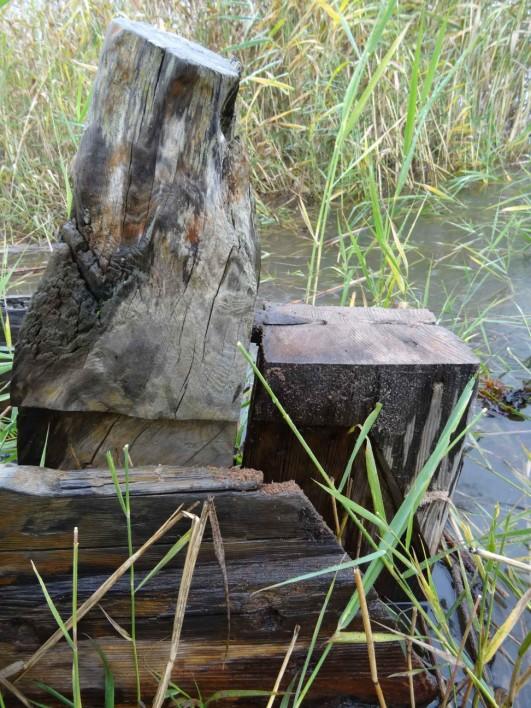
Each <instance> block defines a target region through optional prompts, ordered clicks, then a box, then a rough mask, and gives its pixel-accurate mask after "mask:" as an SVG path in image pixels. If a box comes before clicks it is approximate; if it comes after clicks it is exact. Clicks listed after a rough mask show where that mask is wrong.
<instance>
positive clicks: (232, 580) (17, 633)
mask: <svg viewBox="0 0 531 708" xmlns="http://www.w3.org/2000/svg"><path fill="white" fill-rule="evenodd" d="M249 551H250V552H249V553H248V554H247V556H246V557H243V558H240V559H238V560H236V559H234V558H227V562H226V569H227V577H228V584H229V597H230V608H231V636H232V638H234V639H253V638H258V637H261V636H268V635H270V634H274V635H275V636H283V637H285V638H289V635H290V633H291V631H292V629H293V626H295V624H300V625H301V628H302V634H303V636H311V634H312V632H313V629H314V626H315V622H316V620H317V616H318V614H319V611H320V609H321V607H322V604H323V601H324V598H325V595H326V592H327V590H328V588H329V586H330V583H331V582H332V578H333V575H332V574H329V575H323V576H318V577H316V578H312V579H310V580H307V581H299V582H297V583H292V584H289V585H285V586H282V587H279V588H273V589H270V590H267V591H265V592H257V591H259V590H262V589H263V588H265V587H268V586H269V585H272V584H275V583H281V582H284V581H286V580H289V579H290V578H293V577H297V576H300V575H303V574H306V573H311V572H314V571H318V570H322V569H323V568H327V567H330V566H333V565H335V564H338V563H340V562H341V558H342V554H341V552H340V550H339V548H338V547H337V546H336V548H333V549H330V548H328V549H322V550H321V552H320V553H318V554H316V552H315V551H316V549H314V550H313V553H312V552H310V553H308V554H305V553H303V554H301V552H300V548H297V547H295V548H290V547H289V546H288V545H285V546H284V547H283V551H284V553H283V555H282V556H279V555H278V554H271V555H267V554H265V553H262V554H261V555H258V557H255V556H254V549H253V548H252V547H249ZM102 553H104V551H102ZM183 555H184V553H183ZM181 572H182V568H176V567H175V566H174V567H170V568H165V569H163V570H161V571H160V572H159V573H158V574H157V576H156V577H155V578H154V579H153V580H151V581H148V583H146V585H145V586H144V587H142V588H141V589H140V590H139V591H138V592H137V593H136V598H135V614H136V623H137V628H138V634H139V636H142V637H143V638H148V637H150V638H152V639H153V640H157V639H161V638H163V637H165V636H169V635H171V628H172V621H173V615H174V612H175V603H176V600H177V593H178V589H179V584H180V580H181ZM143 577H145V572H144V573H142V572H137V573H136V574H135V579H136V582H137V584H138V583H139V582H141V580H142V578H143ZM106 578H107V574H102V573H101V570H99V571H95V572H93V573H92V574H91V575H84V576H83V577H81V578H80V579H79V585H78V598H79V603H80V604H81V603H82V602H84V601H85V600H86V599H87V598H88V597H90V596H91V595H92V594H93V593H94V592H95V591H96V590H97V589H98V588H99V587H100V585H101V584H102V583H103V582H104V580H105V579H106ZM44 580H45V582H46V587H47V589H48V592H49V594H50V596H51V597H52V599H53V601H54V604H55V606H56V607H57V609H58V611H59V613H60V614H61V616H63V617H68V616H69V614H70V611H71V603H72V599H71V595H72V577H71V573H69V574H68V575H61V576H52V577H51V578H50V577H47V576H44ZM352 592H353V585H352V571H349V570H344V571H341V572H340V573H339V574H338V576H337V578H336V584H335V589H334V596H333V598H334V599H333V602H332V603H331V606H330V609H329V611H328V613H327V615H326V618H325V621H324V624H323V631H324V632H329V633H332V632H333V631H334V628H335V626H336V624H337V620H338V617H339V614H340V612H341V611H342V609H343V608H344V607H345V606H346V604H347V602H348V601H349V599H350V597H351V595H352ZM254 593H257V594H254ZM101 605H102V607H104V608H105V610H106V611H107V612H108V613H109V615H110V616H111V617H112V618H113V619H114V620H115V621H116V622H118V623H119V624H120V625H123V626H125V627H128V626H129V621H130V613H131V608H130V588H129V576H128V575H127V574H126V575H125V576H123V577H122V578H121V579H120V581H118V583H116V585H114V586H113V587H112V588H111V590H109V592H108V593H107V594H106V595H105V597H104V598H103V599H102V601H101ZM370 609H371V616H372V617H373V618H374V620H375V621H377V622H383V623H385V622H386V621H387V622H388V621H390V615H389V613H388V612H387V610H386V608H385V607H384V605H382V603H380V601H379V600H377V598H376V597H375V595H374V594H373V595H371V598H370ZM353 628H357V629H360V630H361V629H362V625H361V619H356V620H355V622H354V624H353ZM55 629H56V623H55V620H54V618H53V616H52V614H51V613H50V610H49V608H48V606H47V604H46V601H45V599H44V596H43V594H42V592H41V589H40V587H39V585H38V583H37V580H36V578H35V579H34V580H33V582H30V581H29V579H28V581H27V582H26V583H22V584H21V583H18V584H16V585H10V586H4V587H3V588H2V598H1V600H0V636H2V638H3V640H4V641H12V642H13V643H14V644H16V645H17V647H18V650H28V651H32V650H35V649H37V648H38V647H39V646H40V644H42V643H44V641H45V640H46V639H47V638H48V637H49V636H50V635H51V634H53V632H54V631H55ZM183 631H184V633H185V636H187V637H196V638H199V637H201V638H202V639H203V641H205V642H207V641H210V640H215V639H216V638H218V639H219V638H220V637H223V636H225V634H226V632H227V610H226V598H225V591H224V583H223V575H222V572H221V570H220V568H219V565H218V564H217V562H216V560H215V558H210V559H207V558H205V556H204V555H203V556H202V557H201V558H200V562H199V563H198V565H197V567H196V570H195V573H194V578H193V581H192V587H191V591H190V597H189V600H188V606H187V613H186V620H185V626H184V630H183ZM79 632H80V635H81V634H86V635H88V636H91V637H93V638H96V637H99V636H105V635H108V634H112V633H113V630H112V628H111V627H110V625H109V622H108V620H107V619H106V618H105V616H104V615H103V613H102V612H101V611H100V610H99V608H95V609H94V610H93V611H92V612H90V613H89V614H88V615H87V616H86V617H85V618H84V619H83V620H82V621H81V622H80V624H79Z"/></svg>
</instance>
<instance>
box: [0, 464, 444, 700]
mask: <svg viewBox="0 0 531 708" xmlns="http://www.w3.org/2000/svg"><path fill="white" fill-rule="evenodd" d="M118 474H119V477H120V479H121V480H122V481H123V472H122V471H119V473H118ZM130 490H131V507H132V525H133V530H134V539H133V543H134V547H135V548H138V547H139V546H140V545H141V544H142V543H144V542H145V541H146V540H147V539H148V538H149V537H150V536H151V535H152V533H153V532H154V531H156V530H157V528H158V527H159V526H160V525H161V524H162V523H163V522H164V520H165V519H166V518H167V516H169V515H170V514H171V513H172V512H173V511H174V510H175V509H176V508H177V507H178V506H180V505H181V504H184V505H185V506H188V505H189V504H191V503H193V502H199V503H200V504H201V502H202V501H203V500H205V499H207V498H208V497H213V499H214V505H215V508H216V510H217V516H218V519H219V526H220V530H221V535H222V537H223V544H224V552H225V561H226V571H227V576H228V584H229V602H230V610H231V613H230V614H231V620H230V636H229V639H228V648H227V633H228V624H227V607H226V596H225V591H224V582H223V574H222V572H221V570H220V568H219V566H218V563H217V560H216V549H215V543H214V541H213V538H212V536H211V535H209V534H208V533H207V535H206V537H205V540H204V542H203V544H202V546H201V550H200V554H199V560H198V564H197V566H196V570H195V574H194V579H193V583H192V588H191V593H190V597H189V602H188V606H187V611H186V616H185V622H184V629H183V636H182V644H181V647H180V651H179V655H178V660H177V663H176V666H175V669H174V672H173V679H174V681H175V683H176V684H177V685H179V686H180V687H182V688H183V689H184V690H187V691H190V692H192V693H193V694H194V695H195V692H196V691H197V689H199V690H200V691H201V693H202V695H203V696H206V697H208V696H209V695H210V694H212V693H214V692H215V691H219V690H223V689H261V690H270V689H271V688H272V686H273V684H274V682H275V678H276V676H277V673H278V671H279V668H280V665H281V663H282V660H283V658H284V655H285V653H286V649H287V646H288V644H289V641H290V639H291V636H292V633H293V630H294V627H295V625H297V624H300V626H301V633H300V635H299V640H298V641H297V644H296V648H295V652H294V655H293V658H292V659H291V661H290V663H289V665H288V671H287V672H286V676H285V678H284V680H283V682H282V687H281V688H282V689H286V687H287V686H288V684H289V682H290V680H291V678H292V677H293V676H294V674H295V673H296V671H297V670H298V669H299V668H300V667H301V666H302V663H303V662H304V659H305V656H306V652H307V649H308V645H309V641H310V638H311V635H312V632H313V630H314V627H315V623H316V621H317V617H318V614H319V612H320V609H321V607H322V603H323V601H324V598H325V595H326V593H327V590H328V588H329V585H330V582H331V580H332V575H326V576H321V577H318V578H314V579H311V580H307V581H304V582H298V583H295V584H292V585H286V586H284V587H282V588H276V589H271V590H268V591H266V592H263V593H258V594H253V593H254V592H255V591H257V590H260V589H261V588H264V587H265V586H269V585H271V584H274V583H278V582H282V581H284V580H288V579H289V578H292V577H294V576H297V575H301V574H303V573H309V572H312V571H315V570H319V569H323V568H325V567H327V566H332V565H335V564H338V563H341V562H342V561H343V560H347V558H346V557H345V555H344V552H343V550H342V549H341V548H340V546H339V545H338V544H337V543H336V541H335V539H334V537H333V535H332V533H331V532H330V530H329V529H328V528H327V526H326V525H325V524H324V522H323V520H322V519H321V517H319V515H318V514H317V513H316V512H315V510H314V508H313V507H312V505H311V504H310V503H309V501H308V500H307V499H306V497H305V496H304V494H303V493H302V492H301V490H300V489H299V487H297V485H295V484H294V483H284V484H274V485H264V484H262V475H261V474H260V473H258V472H256V471H254V470H239V469H238V470H229V469H226V470H221V469H219V470H215V469H212V468H192V469H191V468H188V469H187V468H178V467H171V468H169V467H162V466H159V467H151V468H144V469H133V470H132V471H131V473H130ZM0 507H1V508H2V516H1V518H0V560H1V563H0V586H1V593H0V671H1V670H2V669H4V667H5V666H7V665H11V664H12V663H13V662H15V661H19V660H20V661H27V660H28V658H29V657H30V656H31V655H32V653H33V652H34V651H35V650H36V649H38V647H39V646H41V645H42V643H43V642H44V641H45V640H47V639H48V637H49V636H50V635H51V634H52V633H53V632H54V631H55V629H56V625H55V621H54V619H53V617H52V616H51V614H50V612H49V609H48V607H47V605H46V602H45V600H44V597H43V596H42V593H41V591H40V588H39V586H38V584H37V581H36V579H35V577H34V576H33V573H32V570H31V567H30V559H31V560H33V562H34V563H35V565H36V567H37V568H38V570H39V571H40V573H41V574H42V576H43V577H44V580H45V582H46V585H47V587H48V590H49V592H50V594H51V596H52V598H53V600H54V602H55V603H56V605H57V608H58V609H59V611H60V613H61V615H62V616H63V618H65V619H66V618H67V617H68V616H69V615H70V611H71V566H72V550H71V542H72V530H73V527H74V526H78V528H79V544H80V549H79V563H80V568H79V576H80V579H79V592H78V596H79V602H80V603H81V602H83V601H84V600H85V599H86V598H87V597H88V596H89V595H90V594H91V593H92V592H93V591H94V590H96V589H97V588H98V587H99V585H100V584H101V582H102V581H103V580H104V579H105V578H106V577H108V576H109V575H110V574H111V573H112V572H113V571H114V570H115V569H116V568H117V567H118V566H119V565H120V564H121V563H122V562H123V561H124V560H125V559H126V558H127V536H126V528H125V522H124V519H123V515H122V513H121V510H120V506H119V503H118V500H117V498H116V496H115V491H114V486H113V483H112V479H111V476H110V473H109V472H108V471H107V470H97V469H87V470H81V471H75V470H70V471H59V470H50V469H36V468H32V467H29V466H28V467H25V466H19V467H17V466H9V465H5V466H2V467H0ZM199 509H200V506H198V507H197V510H199ZM188 527H189V522H186V523H185V522H182V523H181V522H179V523H178V525H177V526H175V527H174V528H173V529H172V530H171V531H169V532H168V534H167V535H166V536H164V537H163V538H162V539H161V540H160V541H159V542H158V543H156V544H155V545H154V546H152V547H151V548H150V549H149V551H148V552H147V553H146V555H144V556H142V558H141V559H140V560H139V561H138V562H137V564H136V565H135V569H136V573H135V575H136V581H137V583H138V582H140V581H141V580H142V578H143V577H145V574H146V572H147V571H148V570H149V569H151V568H153V567H154V566H155V565H156V563H157V562H158V561H159V560H160V558H161V557H162V556H163V555H164V553H165V552H166V551H167V550H168V549H169V548H170V545H171V544H172V543H174V542H175V540H176V538H177V537H178V536H179V535H180V534H182V533H183V532H184V531H185V530H186V529H187V528H188ZM183 558H184V552H182V553H180V554H178V555H177V556H176V557H175V558H174V559H173V560H172V561H171V562H170V563H169V564H168V565H167V566H166V567H165V568H164V569H163V570H162V571H161V572H160V573H159V574H158V575H157V576H156V578H154V579H153V580H152V581H150V582H148V583H147V584H146V585H145V586H144V587H143V588H142V589H141V590H139V591H138V592H137V594H136V617H137V637H138V650H139V656H140V671H141V675H142V692H143V698H144V701H146V702H148V701H149V700H150V698H151V697H152V696H153V694H154V692H155V689H156V675H157V674H160V673H161V671H162V668H163V666H164V665H165V662H166V660H167V657H168V652H169V641H168V637H169V636H170V634H171V627H172V621H173V614H174V611H175V602H176V598H177V593H178V588H179V582H180V575H181V572H182V566H183ZM353 588H354V585H353V580H352V571H351V570H344V571H342V572H340V573H339V574H338V575H337V579H336V585H335V589H334V592H333V594H332V599H331V601H330V604H329V607H328V610H327V612H326V613H325V617H324V621H323V624H322V628H321V632H320V636H319V640H318V642H317V647H318V649H317V650H316V655H315V658H314V660H316V659H317V657H318V655H319V653H320V647H322V646H323V642H324V641H326V640H327V639H329V638H330V636H331V635H332V634H333V632H334V629H335V626H336V623H337V619H338V616H339V614H340V612H341V611H342V610H343V608H344V607H345V604H346V603H347V602H348V599H349V598H350V596H351V594H352V592H353ZM100 604H101V606H102V607H103V609H104V610H105V611H106V612H107V614H108V615H109V616H110V617H112V619H113V620H114V621H115V622H117V623H118V624H120V625H121V626H122V627H123V628H125V629H126V630H127V629H128V628H129V622H130V606H129V579H128V576H127V575H125V576H123V577H122V579H121V580H120V581H119V582H118V583H117V584H116V585H115V586H114V587H113V588H112V589H111V590H110V591H109V592H108V593H107V595H105V597H104V598H103V599H102V600H101V602H100ZM369 609H370V614H371V618H372V620H373V622H374V623H375V629H377V630H381V629H382V627H381V626H380V625H379V624H376V623H382V624H383V625H384V626H391V625H392V621H391V617H390V614H389V613H388V611H387V610H386V608H385V606H384V605H383V604H382V603H381V602H380V601H379V600H378V598H377V596H376V594H375V593H374V592H373V593H371V594H370V597H369ZM351 629H352V630H353V631H363V627H362V622H361V619H360V618H356V619H355V620H354V621H353V623H352V626H351ZM78 635H79V637H80V671H81V685H82V694H83V699H84V701H83V704H84V705H93V706H100V705H103V688H104V671H103V667H102V665H101V660H100V659H99V658H98V655H97V652H96V648H95V644H94V642H92V641H89V640H88V639H86V637H87V636H89V637H91V638H92V639H93V640H95V641H96V642H97V644H98V646H99V647H100V648H101V649H103V650H104V652H105V654H106V656H107V659H108V661H109V664H110V667H111V670H112V671H113V674H114V678H115V682H116V691H117V701H118V702H123V703H128V702H130V701H132V700H133V697H134V695H135V676H134V671H133V664H132V656H131V646H130V644H129V642H128V641H126V640H125V639H123V638H121V637H120V636H119V635H118V634H117V633H116V631H115V630H114V629H113V627H112V626H111V624H110V623H109V621H108V620H107V619H106V617H105V615H104V614H103V612H102V611H101V609H100V608H99V607H95V608H94V609H93V610H91V611H90V612H89V613H88V614H87V615H86V617H85V618H84V619H83V620H82V621H81V623H80V626H79V630H78ZM376 655H377V661H378V672H379V678H380V683H381V684H382V687H383V690H384V693H385V694H386V696H387V697H388V700H389V702H390V703H392V704H393V705H396V704H407V703H408V697H409V680H408V678H407V676H406V673H405V672H406V671H407V658H406V656H405V652H404V647H403V645H402V643H400V642H387V643H379V644H377V645H376ZM313 663H314V661H312V664H311V665H312V666H313ZM71 665H72V655H71V651H70V649H69V647H68V646H66V644H65V643H64V642H63V643H60V644H58V645H56V646H55V647H54V648H53V649H52V650H50V651H49V652H48V653H47V654H46V655H45V656H44V657H43V658H42V659H41V661H39V662H38V663H37V664H36V665H35V666H34V667H33V668H31V670H30V671H28V672H27V673H24V674H19V675H17V674H14V675H12V676H11V677H10V680H11V681H13V682H14V683H15V685H16V686H17V687H18V688H19V689H20V690H22V691H23V692H24V693H25V694H26V695H28V696H30V697H34V698H40V699H41V701H42V700H43V699H45V695H44V694H43V693H42V691H41V690H40V689H39V688H38V687H37V686H36V684H35V683H34V681H35V680H41V681H44V682H45V683H47V684H48V685H51V686H52V687H54V688H55V689H56V690H59V691H61V692H63V693H66V694H69V692H70V690H71ZM413 665H414V668H415V669H419V671H418V672H417V673H414V675H413V677H412V680H413V683H414V686H415V691H416V697H417V700H418V702H419V704H420V703H423V702H425V701H427V700H429V699H430V697H431V696H432V695H433V692H434V682H433V680H432V678H431V677H430V675H429V674H428V673H427V672H425V671H423V670H422V664H421V662H420V660H419V659H418V657H416V656H414V657H413ZM312 695H313V698H319V697H324V696H337V695H345V696H355V697H358V698H359V699H363V700H367V701H372V700H373V699H374V686H373V684H372V681H371V678H370V667H369V663H368V655H367V647H366V646H365V645H364V644H357V645H343V646H336V647H335V648H334V649H333V650H332V653H331V654H330V656H329V657H328V659H327V660H326V662H325V664H324V666H323V667H322V669H321V670H320V672H319V675H318V678H317V680H316V683H315V686H314V690H313V694H312ZM265 702H266V701H265V700H261V701H258V705H265ZM246 705H251V700H249V701H248V702H246Z"/></svg>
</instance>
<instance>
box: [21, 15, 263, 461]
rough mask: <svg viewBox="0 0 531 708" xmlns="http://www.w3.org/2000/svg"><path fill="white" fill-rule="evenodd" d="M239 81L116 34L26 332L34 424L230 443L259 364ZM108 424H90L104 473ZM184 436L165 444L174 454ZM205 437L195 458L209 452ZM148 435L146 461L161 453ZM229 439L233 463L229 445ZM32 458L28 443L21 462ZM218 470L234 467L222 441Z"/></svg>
mask: <svg viewBox="0 0 531 708" xmlns="http://www.w3.org/2000/svg"><path fill="white" fill-rule="evenodd" d="M239 71H240V69H239V66H238V65H237V64H235V63H233V62H230V61H227V60H225V59H223V58H222V57H220V56H218V55H216V54H214V53H213V52H210V51H208V50H206V49H204V48H203V47H200V46H199V45H196V44H193V43H191V42H188V41H186V40H183V39H180V38H178V37H176V36H174V35H171V34H168V33H165V32H161V31H159V30H156V29H155V28H152V27H149V26H147V25H144V24H141V23H135V22H129V21H127V20H125V19H118V20H115V21H113V22H112V23H111V25H110V26H109V29H108V32H107V35H106V39H105V44H104V47H103V50H102V54H101V59H100V65H99V69H98V74H97V77H96V82H95V86H94V95H93V100H92V105H91V111H90V116H89V124H88V127H87V129H86V131H85V133H84V135H83V137H82V139H81V143H80V146H79V150H78V153H77V155H76V158H75V161H74V164H73V180H74V182H73V185H74V186H73V213H72V218H71V220H70V221H69V222H67V223H66V224H65V225H64V226H63V227H62V229H61V242H62V243H61V245H60V246H59V247H58V248H57V249H56V250H55V251H54V253H53V254H52V257H51V259H50V262H49V265H48V268H47V270H46V273H45V275H44V277H43V279H42V281H41V283H40V285H39V287H38V289H37V291H36V293H35V295H34V297H33V301H32V304H31V307H30V310H29V312H28V315H27V317H26V318H25V321H24V323H23V326H22V329H21V331H20V334H19V339H18V344H17V349H16V354H15V362H14V369H13V380H12V386H11V399H12V402H13V404H14V405H17V406H20V407H22V408H23V409H26V410H28V409H30V413H29V414H28V415H29V416H30V418H31V415H32V411H33V410H35V409H37V410H38V411H39V413H38V418H39V421H38V422H42V413H41V411H57V412H59V413H62V414H66V413H90V414H95V413H99V414H102V413H104V414H109V415H120V416H124V417H129V418H131V417H134V418H137V419H140V420H143V421H145V423H144V424H143V425H144V429H146V430H147V429H148V428H149V426H150V423H149V421H161V420H162V421H173V422H174V423H175V422H176V421H185V422H186V423H187V424H189V422H190V421H208V422H209V424H210V423H215V424H219V426H220V430H221V429H223V426H224V425H226V424H227V423H232V424H234V422H235V421H236V420H237V417H238V413H239V395H240V391H241V382H242V381H243V380H244V373H245V364H244V362H243V360H242V359H241V356H239V354H238V352H237V350H236V343H237V341H238V340H242V341H248V340H249V336H250V330H251V324H252V319H253V310H254V301H255V295H256V288H257V272H258V262H259V254H258V246H257V239H256V235H255V230H254V225H253V208H252V201H251V196H250V191H249V181H248V171H247V163H246V158H245V155H244V154H243V149H242V146H241V144H240V142H239V140H238V138H237V137H236V136H235V135H234V120H235V118H234V109H235V100H236V95H237V92H238V85H239ZM53 415H54V414H53V413H50V416H53ZM109 421H111V422H106V423H105V425H101V420H98V419H94V418H92V419H90V418H88V419H87V420H86V423H85V425H84V434H85V442H84V444H85V446H87V445H88V446H89V447H91V448H92V453H93V454H92V455H91V454H90V453H89V454H88V460H89V462H90V461H92V464H95V463H97V462H98V457H97V451H98V449H99V445H101V444H102V443H103V441H104V439H105V437H106V435H107V433H108V431H109V428H110V426H111V423H112V419H109ZM34 422H35V421H33V422H30V425H29V427H30V428H31V427H32V426H33V423H34ZM48 422H50V421H48ZM121 424H122V425H123V426H127V425H129V424H130V422H128V421H127V420H126V421H124V422H123V423H121ZM47 427H48V426H47V422H46V421H44V425H43V427H42V429H44V430H45V431H46V430H47ZM89 428H90V429H91V430H90V431H89ZM177 428H178V426H177V425H173V426H170V428H168V430H167V431H166V440H167V444H168V445H169V444H171V442H170V440H171V439H175V443H174V447H175V448H179V445H180V444H181V440H182V436H181V439H180V437H179V434H178V433H175V431H176V430H177ZM62 429H63V431H65V430H67V431H68V435H67V436H66V438H64V439H62V440H61V443H58V442H55V441H54V440H53V438H51V437H49V444H50V445H52V446H58V445H59V444H61V445H62V446H63V449H64V450H65V452H66V451H67V450H68V449H69V448H72V449H73V451H74V454H76V447H77V445H78V442H79V435H80V432H79V430H78V427H77V426H75V425H74V426H73V428H69V426H68V425H67V424H64V425H63V426H62ZM232 429H233V430H234V425H233V426H232ZM135 430H136V432H137V434H138V432H139V431H138V426H137V428H135V426H134V424H130V429H129V430H128V435H130V436H133V434H134V432H135ZM90 432H92V437H91V435H90ZM218 432H219V430H218ZM208 434H209V433H207V434H206V437H208ZM214 434H217V433H214ZM201 436H202V440H201V442H200V443H198V445H197V449H199V448H200V447H201V445H203V446H204V449H205V450H208V440H207V439H206V438H205V435H203V434H201ZM201 436H200V437H201ZM149 437H150V436H149V435H147V436H144V439H141V438H140V439H139V440H138V441H137V443H136V446H137V449H138V450H139V451H141V450H144V451H148V450H149V449H151V451H152V452H153V454H156V447H155V446H154V445H153V444H150V442H149ZM219 440H222V441H223V442H224V451H225V453H224V461H225V463H228V462H230V456H231V453H232V450H231V444H230V443H229V440H230V436H229V435H225V436H224V435H223V434H222V433H221V434H220V437H218V443H219ZM129 442H132V439H130V440H129ZM205 443H206V445H205ZM28 448H29V446H28V445H27V440H26V433H25V432H24V431H23V433H22V435H21V439H20V459H21V461H22V462H24V461H27V460H29V458H28V457H27V455H28ZM94 453H95V456H94ZM146 456H147V452H146V454H145V455H144V457H146ZM144 457H143V458H142V459H144ZM204 457H205V455H203V458H204ZM71 459H72V455H70V456H65V458H64V459H63V460H62V461H61V462H60V464H61V465H65V464H66V465H72V464H73V463H72V462H71ZM164 459H165V460H166V459H167V458H166V457H165V458H164ZM155 460H156V458H155ZM156 461H157V460H156ZM180 461H181V462H184V460H183V459H182V458H181V459H180ZM210 462H220V457H219V444H218V449H215V450H214V452H213V455H212V459H211V460H210ZM84 463H85V461H83V464H84Z"/></svg>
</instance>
